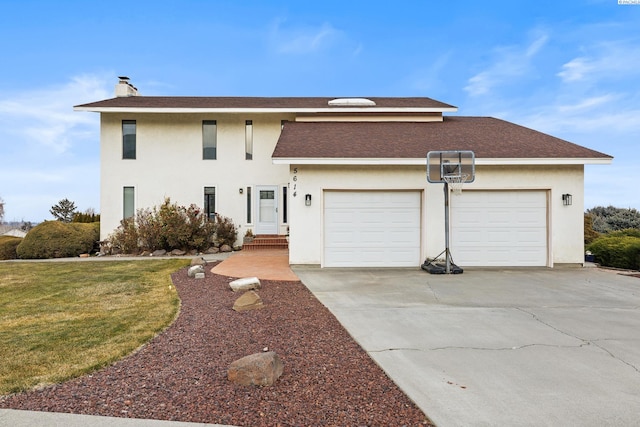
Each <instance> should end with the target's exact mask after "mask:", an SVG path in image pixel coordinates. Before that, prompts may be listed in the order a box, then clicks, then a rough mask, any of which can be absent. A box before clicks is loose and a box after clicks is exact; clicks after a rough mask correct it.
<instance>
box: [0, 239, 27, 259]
mask: <svg viewBox="0 0 640 427" xmlns="http://www.w3.org/2000/svg"><path fill="white" fill-rule="evenodd" d="M20 242H22V237H14V236H0V259H16V258H18V254H16V248H17V247H18V245H19V244H20Z"/></svg>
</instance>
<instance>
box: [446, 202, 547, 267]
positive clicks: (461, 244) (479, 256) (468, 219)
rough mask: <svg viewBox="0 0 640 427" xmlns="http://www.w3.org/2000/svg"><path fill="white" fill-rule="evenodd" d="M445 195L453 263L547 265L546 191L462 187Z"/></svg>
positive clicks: (462, 265) (462, 264) (471, 264)
mask: <svg viewBox="0 0 640 427" xmlns="http://www.w3.org/2000/svg"><path fill="white" fill-rule="evenodd" d="M450 200H451V244H450V248H451V254H452V256H453V259H454V261H455V262H456V264H458V265H460V266H461V267H465V266H468V267H471V266H546V265H547V195H546V192H544V191H463V192H462V194H461V195H459V196H451V198H450Z"/></svg>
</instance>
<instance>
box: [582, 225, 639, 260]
mask: <svg viewBox="0 0 640 427" xmlns="http://www.w3.org/2000/svg"><path fill="white" fill-rule="evenodd" d="M625 231H627V230H625ZM625 231H619V232H615V233H611V234H608V235H606V236H602V237H600V238H598V239H596V240H594V241H593V242H592V243H591V244H590V245H588V246H587V250H588V251H591V253H592V254H593V255H594V256H595V260H596V262H598V263H599V264H601V265H603V266H606V267H616V268H628V269H632V270H639V269H640V235H625V234H624V233H625ZM631 234H636V233H635V232H633V231H632V232H631ZM637 234H640V233H637Z"/></svg>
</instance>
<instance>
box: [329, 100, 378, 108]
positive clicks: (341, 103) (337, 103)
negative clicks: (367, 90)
mask: <svg viewBox="0 0 640 427" xmlns="http://www.w3.org/2000/svg"><path fill="white" fill-rule="evenodd" d="M375 105H376V103H375V102H373V101H372V100H370V99H367V98H336V99H332V100H331V101H329V106H330V107H375Z"/></svg>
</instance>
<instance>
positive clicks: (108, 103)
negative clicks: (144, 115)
mask: <svg viewBox="0 0 640 427" xmlns="http://www.w3.org/2000/svg"><path fill="white" fill-rule="evenodd" d="M341 98H344V97H341ZM332 99H336V98H335V97H330V98H327V97H264V98H261V97H225V96H214V97H207V96H128V97H120V98H111V99H105V100H103V101H97V102H91V103H89V104H82V105H76V106H75V108H82V109H91V108H100V109H102V108H154V109H157V108H166V109H176V108H177V109H192V108H202V109H205V108H278V109H287V110H292V109H293V110H295V109H308V108H312V109H318V108H336V107H329V104H328V102H329V101H330V100H332ZM367 99H370V100H372V101H374V102H375V103H376V106H375V107H366V108H431V109H450V108H456V107H454V106H452V105H449V104H445V103H444V102H440V101H436V100H434V99H431V98H424V97H422V98H384V97H371V98H367Z"/></svg>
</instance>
